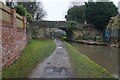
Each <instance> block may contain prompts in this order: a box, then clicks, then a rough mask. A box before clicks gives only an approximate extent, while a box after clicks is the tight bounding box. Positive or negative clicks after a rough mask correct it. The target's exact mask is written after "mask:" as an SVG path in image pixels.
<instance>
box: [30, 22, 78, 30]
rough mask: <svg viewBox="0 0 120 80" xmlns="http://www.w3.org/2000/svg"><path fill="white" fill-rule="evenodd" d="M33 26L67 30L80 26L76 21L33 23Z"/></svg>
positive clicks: (31, 23)
mask: <svg viewBox="0 0 120 80" xmlns="http://www.w3.org/2000/svg"><path fill="white" fill-rule="evenodd" d="M30 25H31V26H39V27H49V28H67V27H75V26H76V25H78V23H77V22H75V21H32V22H30Z"/></svg>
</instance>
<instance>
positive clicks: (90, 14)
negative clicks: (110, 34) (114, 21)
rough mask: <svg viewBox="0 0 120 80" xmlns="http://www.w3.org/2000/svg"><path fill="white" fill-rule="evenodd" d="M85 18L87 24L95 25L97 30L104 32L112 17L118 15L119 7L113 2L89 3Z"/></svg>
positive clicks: (86, 4)
mask: <svg viewBox="0 0 120 80" xmlns="http://www.w3.org/2000/svg"><path fill="white" fill-rule="evenodd" d="M85 6H86V12H85V18H86V20H87V23H91V24H94V25H95V28H96V29H98V30H101V31H103V30H104V29H105V28H106V26H107V24H108V22H109V20H110V17H112V16H116V15H117V14H118V11H117V7H116V6H115V5H114V4H113V2H88V3H85Z"/></svg>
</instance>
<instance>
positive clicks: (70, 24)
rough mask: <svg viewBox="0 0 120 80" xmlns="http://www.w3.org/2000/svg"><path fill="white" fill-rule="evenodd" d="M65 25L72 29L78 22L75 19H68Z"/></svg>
mask: <svg viewBox="0 0 120 80" xmlns="http://www.w3.org/2000/svg"><path fill="white" fill-rule="evenodd" d="M65 25H66V26H67V27H68V28H69V29H70V28H74V27H75V26H77V25H78V23H77V22H75V21H66V23H65Z"/></svg>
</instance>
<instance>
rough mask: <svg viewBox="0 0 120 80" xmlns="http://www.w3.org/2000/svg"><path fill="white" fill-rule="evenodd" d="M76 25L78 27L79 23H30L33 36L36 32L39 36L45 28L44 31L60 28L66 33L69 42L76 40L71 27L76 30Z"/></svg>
mask: <svg viewBox="0 0 120 80" xmlns="http://www.w3.org/2000/svg"><path fill="white" fill-rule="evenodd" d="M76 25H78V23H77V22H75V21H32V22H30V26H31V29H32V31H33V33H32V34H33V35H34V33H35V32H36V33H37V34H39V33H40V29H41V28H44V29H47V28H49V29H52V28H58V29H61V30H63V31H65V32H66V34H67V35H66V36H67V39H68V40H72V39H74V36H73V31H72V29H71V27H72V28H75V27H76ZM37 30H38V32H37ZM34 36H35V35H34ZM36 36H38V35H36Z"/></svg>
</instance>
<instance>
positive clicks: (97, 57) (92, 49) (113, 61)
mask: <svg viewBox="0 0 120 80" xmlns="http://www.w3.org/2000/svg"><path fill="white" fill-rule="evenodd" d="M69 43H70V44H71V45H72V46H73V47H74V48H76V49H77V50H78V51H79V52H80V53H82V54H83V55H86V56H87V57H88V58H90V59H91V60H92V61H94V62H95V63H97V64H98V65H100V66H102V67H104V68H105V69H106V70H107V71H109V72H110V73H111V74H112V75H113V76H114V77H118V48H116V47H110V46H98V45H86V44H81V43H75V42H69Z"/></svg>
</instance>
